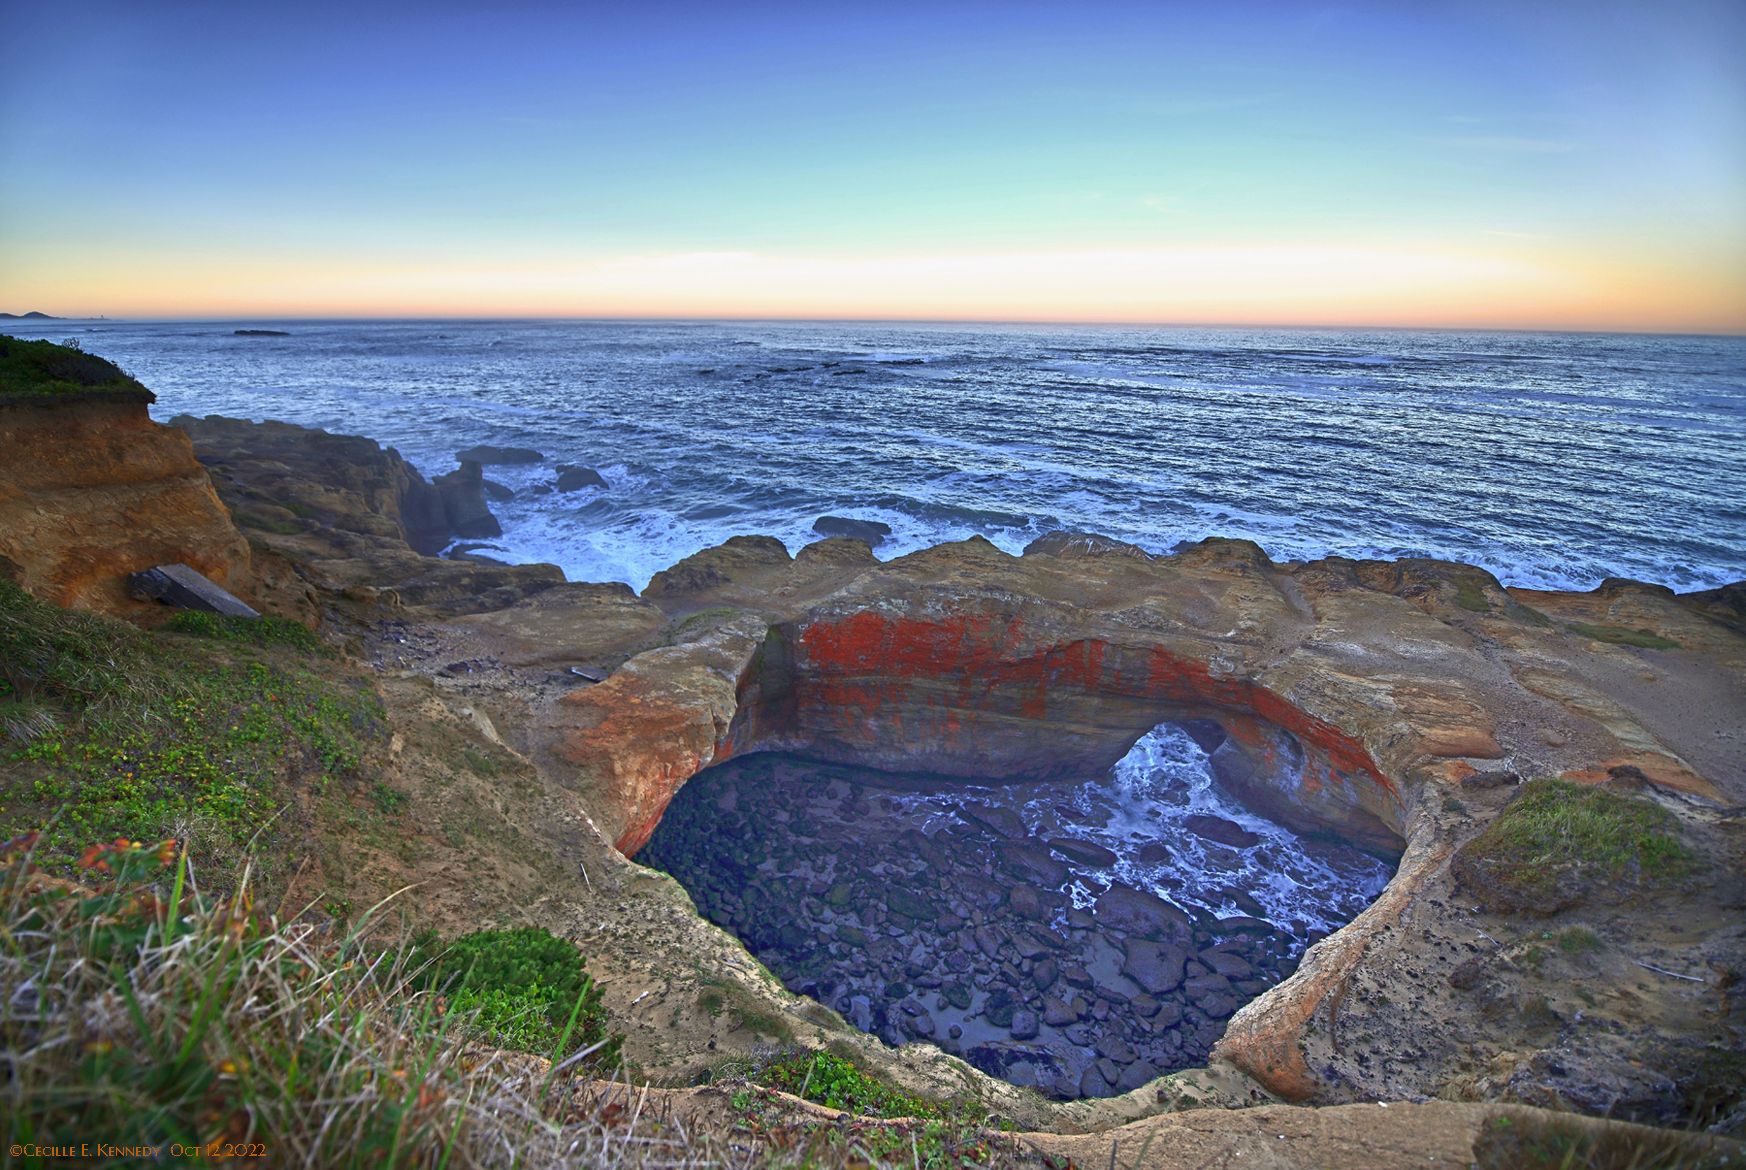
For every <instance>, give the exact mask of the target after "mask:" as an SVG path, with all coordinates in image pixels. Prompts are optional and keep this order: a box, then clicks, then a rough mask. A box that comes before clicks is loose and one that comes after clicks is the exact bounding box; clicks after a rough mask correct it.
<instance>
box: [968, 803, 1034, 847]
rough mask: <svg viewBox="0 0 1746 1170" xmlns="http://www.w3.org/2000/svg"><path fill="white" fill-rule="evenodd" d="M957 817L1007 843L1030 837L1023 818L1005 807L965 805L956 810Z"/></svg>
mask: <svg viewBox="0 0 1746 1170" xmlns="http://www.w3.org/2000/svg"><path fill="white" fill-rule="evenodd" d="M958 815H959V816H961V817H963V818H964V819H965V820H967V821H969V822H971V823H972V824H976V825H981V826H982V827H983V828H984V829H987V830H988V831H989V832H990V833H993V834H995V835H996V836H999V837H1004V838H1006V839H1007V840H1008V841H1023V840H1025V839H1027V838H1028V837H1029V836H1030V830H1029V829H1027V828H1025V822H1024V818H1023V817H1021V816H1019V815H1018V813H1016V812H1014V811H1013V810H1012V809H1010V808H1007V807H1006V806H1005V805H980V804H978V805H966V806H965V807H963V808H961V809H959V810H958Z"/></svg>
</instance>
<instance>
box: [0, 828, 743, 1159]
mask: <svg viewBox="0 0 1746 1170" xmlns="http://www.w3.org/2000/svg"><path fill="white" fill-rule="evenodd" d="M33 847H34V843H33V842H31V841H30V840H28V839H26V840H22V841H17V842H13V843H11V844H10V845H7V846H4V847H0V1002H4V1003H5V1004H7V1005H8V1010H7V1011H6V1012H3V1013H0V1050H3V1051H5V1052H6V1053H7V1054H8V1058H7V1072H6V1077H5V1079H4V1080H3V1081H0V1140H3V1141H4V1142H5V1143H6V1144H7V1146H8V1147H9V1148H10V1147H12V1146H13V1145H14V1144H15V1143H23V1144H32V1145H75V1146H76V1145H79V1144H80V1143H87V1142H95V1141H102V1142H105V1143H110V1144H117V1145H154V1146H162V1147H165V1150H166V1153H165V1156H166V1157H167V1150H168V1146H169V1145H170V1144H171V1143H177V1144H181V1145H183V1146H188V1147H194V1148H195V1149H194V1150H191V1151H190V1152H189V1153H187V1154H184V1155H181V1156H178V1157H176V1158H174V1159H171V1161H173V1162H174V1163H175V1164H178V1165H194V1166H207V1165H214V1164H219V1163H222V1164H226V1165H233V1164H236V1162H237V1161H242V1160H249V1161H253V1162H254V1163H255V1164H259V1165H286V1166H291V1165H296V1166H332V1167H339V1168H351V1167H358V1168H363V1167H372V1168H384V1170H386V1168H406V1170H412V1168H414V1167H419V1168H427V1167H438V1166H448V1167H473V1166H502V1167H510V1166H547V1165H557V1164H560V1163H562V1164H574V1165H588V1166H600V1167H608V1168H610V1167H627V1168H631V1167H636V1166H640V1165H642V1164H644V1163H647V1164H649V1165H651V1166H655V1165H659V1166H662V1167H687V1166H697V1165H702V1164H715V1165H721V1164H725V1162H724V1161H723V1160H721V1159H720V1158H719V1151H716V1150H712V1149H708V1148H703V1147H698V1148H690V1146H689V1143H688V1142H687V1141H683V1140H682V1141H679V1142H675V1141H674V1140H673V1139H672V1138H671V1136H670V1135H669V1136H662V1135H661V1134H659V1133H658V1132H657V1131H656V1130H655V1129H654V1128H653V1127H648V1126H645V1127H643V1129H642V1130H641V1132H640V1133H639V1134H638V1135H637V1137H638V1138H639V1139H640V1140H639V1141H636V1142H622V1137H621V1136H620V1135H625V1133H626V1130H627V1129H628V1128H629V1127H627V1126H625V1125H624V1123H623V1121H622V1120H619V1119H614V1118H611V1117H603V1116H602V1112H603V1111H601V1110H599V1109H598V1104H599V1102H598V1100H597V1099H595V1098H591V1097H589V1096H588V1093H589V1092H590V1090H589V1089H588V1088H587V1086H586V1082H582V1081H578V1080H576V1079H575V1078H576V1077H577V1072H578V1070H580V1069H581V1062H580V1061H570V1063H569V1064H568V1065H567V1066H566V1063H565V1062H566V1061H568V1060H569V1058H570V1056H571V1055H575V1056H580V1055H582V1054H584V1053H585V1052H586V1046H585V1045H584V1043H583V1040H584V1038H585V1037H586V1036H587V1035H588V1032H587V1029H586V1028H577V1027H574V1026H572V1027H570V1028H568V1029H566V1030H561V1031H559V1032H558V1033H557V1035H556V1037H555V1041H554V1043H553V1044H551V1045H548V1046H546V1047H545V1048H543V1049H542V1050H541V1054H542V1055H544V1056H549V1057H552V1058H553V1062H552V1063H551V1064H547V1063H545V1062H541V1061H528V1060H527V1059H525V1058H515V1059H511V1058H507V1057H505V1056H504V1055H503V1054H502V1053H500V1052H494V1051H492V1050H490V1049H488V1048H485V1047H482V1046H481V1045H480V1043H479V1040H480V1038H481V1036H486V1035H492V1034H495V1033H496V1032H497V1031H498V1030H499V1028H498V1026H499V1024H500V1023H501V1017H500V1016H495V1015H493V1013H494V1012H496V1011H497V1005H498V1002H499V1001H498V1000H497V999H494V998H492V996H491V995H490V994H480V995H478V996H476V997H475V998H474V999H473V1000H472V1001H468V1000H467V999H466V997H465V996H464V995H462V994H445V992H444V991H443V990H442V988H441V985H440V984H439V985H436V986H433V980H432V979H431V978H430V972H431V970H432V969H433V966H434V968H435V969H436V970H438V971H442V972H446V971H449V970H450V967H449V966H448V965H447V964H448V958H449V955H458V956H459V957H460V961H462V962H464V963H465V965H466V969H467V970H468V971H470V972H471V973H472V983H470V984H469V986H476V987H478V988H480V989H481V991H482V992H485V993H489V992H507V993H508V994H509V995H510V996H511V997H512V998H514V997H520V998H526V997H527V995H528V993H529V992H530V990H531V987H530V985H529V984H527V983H526V982H525V979H524V978H523V977H524V976H525V975H526V974H527V973H528V968H526V967H525V966H524V965H523V964H522V962H521V960H523V959H525V958H527V957H528V956H529V955H531V954H539V955H543V954H544V951H541V950H540V946H539V944H538V943H533V944H529V943H527V942H526V941H525V940H522V939H520V938H519V937H516V938H511V939H509V940H508V941H505V940H504V939H502V938H482V939H479V940H478V942H477V944H476V945H475V946H473V948H472V949H471V950H469V948H468V946H467V940H465V939H463V940H460V941H459V942H458V943H457V944H456V947H453V948H450V949H449V951H448V952H447V954H445V955H444V956H443V957H442V958H441V959H440V960H439V961H438V962H437V963H436V964H434V965H430V964H424V956H423V954H422V951H421V949H420V948H419V947H417V946H415V945H412V944H410V943H407V942H405V941H404V940H401V941H393V940H388V941H385V942H380V941H377V940H376V938H375V937H374V936H373V935H372V933H371V930H372V929H373V923H372V922H371V921H370V915H369V914H368V913H366V914H365V915H363V916H362V918H361V919H360V922H359V924H358V925H356V926H354V927H353V928H352V929H350V930H347V931H342V932H339V933H331V932H330V931H329V930H328V929H327V928H323V927H318V926H315V925H311V924H307V923H295V922H293V923H290V924H282V923H281V922H280V921H279V920H278V919H277V917H267V916H264V915H259V914H256V913H254V912H253V910H252V909H251V898H250V895H251V889H250V885H249V880H248V877H247V873H246V870H245V872H244V873H243V875H242V876H241V877H240V878H239V879H238V880H237V881H236V883H235V891H234V893H232V894H231V895H229V896H228V897H223V898H214V897H210V896H207V895H206V894H204V893H203V892H202V891H200V890H199V889H197V888H196V886H195V883H194V881H193V870H192V868H191V867H190V866H189V864H188V863H187V859H186V857H185V856H178V855H177V854H176V852H175V851H174V848H173V843H166V845H165V847H156V846H153V847H146V848H141V847H136V846H133V845H130V844H128V843H126V842H119V843H117V844H115V845H112V846H106V847H103V848H100V849H94V850H91V851H90V852H89V854H88V856H87V862H88V864H87V866H86V868H85V870H84V872H83V874H82V876H81V879H80V882H79V883H78V884H77V885H73V884H69V883H65V882H60V881H45V880H43V875H42V874H40V873H39V872H38V871H37V870H36V869H35V866H34V857H33V852H32V851H33ZM511 933H512V934H513V933H514V932H511ZM549 937H550V936H547V938H548V939H549ZM561 945H562V946H563V947H564V948H566V949H567V950H568V951H569V954H570V956H571V958H572V959H574V960H575V961H574V963H573V964H570V967H571V969H579V968H580V965H581V963H580V959H579V957H577V956H575V952H574V948H572V947H569V944H567V943H563V944H561ZM551 949H552V948H550V946H549V945H547V946H546V950H551ZM475 951H476V952H477V953H474V952H475ZM560 966H563V964H561V963H556V962H552V961H545V960H542V961H541V962H540V963H539V964H537V974H538V977H539V978H542V979H543V978H547V977H548V976H549V975H551V974H552V972H553V971H555V969H556V968H557V967H560ZM540 986H542V987H543V986H544V984H540ZM563 986H564V987H565V988H566V989H568V990H574V989H575V988H576V986H577V985H576V983H575V981H574V980H573V979H571V980H569V981H568V982H565V983H564V984H563ZM591 1071H592V1070H591ZM681 1137H682V1138H683V1135H681ZM215 1142H216V1143H218V1144H219V1148H220V1150H222V1148H223V1146H224V1145H226V1144H231V1145H234V1146H235V1147H236V1148H237V1153H238V1157H237V1158H236V1159H234V1160H233V1159H229V1158H223V1157H216V1156H211V1155H209V1154H207V1153H206V1152H205V1151H207V1150H208V1149H209V1148H210V1147H211V1143H215ZM250 1150H252V1151H254V1152H253V1153H252V1154H250V1153H247V1152H246V1151H250ZM645 1150H646V1151H647V1152H646V1153H645V1152H642V1151H645ZM571 1158H574V1159H575V1161H574V1162H571V1161H570V1160H569V1159H571ZM7 1164H8V1165H12V1164H17V1165H21V1166H49V1165H53V1164H55V1163H54V1162H53V1161H52V1160H51V1159H47V1158H41V1157H31V1156H24V1157H23V1158H20V1157H19V1156H17V1155H14V1156H13V1158H12V1159H11V1160H9V1161H8V1162H7ZM80 1164H84V1163H83V1162H82V1161H81V1163H80ZM104 1164H108V1163H107V1162H105V1163H104ZM116 1164H120V1162H119V1161H118V1162H117V1163H116ZM127 1164H129V1165H132V1164H133V1162H132V1161H131V1160H129V1161H127Z"/></svg>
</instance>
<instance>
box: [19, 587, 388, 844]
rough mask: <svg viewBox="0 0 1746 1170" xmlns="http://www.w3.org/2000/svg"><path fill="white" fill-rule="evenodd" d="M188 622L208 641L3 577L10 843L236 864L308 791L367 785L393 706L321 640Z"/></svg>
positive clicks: (277, 626) (280, 629)
mask: <svg viewBox="0 0 1746 1170" xmlns="http://www.w3.org/2000/svg"><path fill="white" fill-rule="evenodd" d="M178 624H181V625H184V626H185V627H187V628H197V632H195V633H192V634H190V633H178V632H176V631H175V630H174V629H170V630H167V631H160V632H155V633H153V632H146V631H143V630H139V629H136V628H134V627H133V626H130V625H127V624H126V623H123V622H118V621H115V620H113V619H110V618H105V617H102V616H100V615H97V614H90V613H83V612H76V611H71V610H62V609H59V608H56V607H54V606H51V605H47V604H44V603H43V602H40V601H37V600H36V599H34V598H32V597H30V596H29V595H28V594H26V593H24V592H23V591H22V590H20V589H19V588H18V587H17V586H16V585H13V584H11V583H9V582H0V837H4V836H9V835H15V834H18V833H21V832H24V831H26V830H30V829H37V828H43V829H45V832H44V836H43V839H42V843H41V846H40V848H39V854H40V858H39V859H40V860H42V861H44V862H45V863H47V864H56V863H58V864H61V865H63V866H65V865H68V864H70V862H71V860H72V858H73V856H74V855H75V854H76V851H77V850H78V849H80V848H81V847H82V846H83V845H84V844H86V843H87V842H90V841H94V840H111V839H113V838H116V837H125V838H128V839H130V840H158V839H162V838H165V837H181V838H190V837H191V838H193V839H194V840H195V841H196V842H197V843H198V844H199V845H200V846H201V848H202V850H203V851H208V850H210V851H213V853H214V854H215V856H219V857H225V856H234V855H236V854H237V853H238V852H240V850H242V849H243V848H244V847H246V846H247V845H248V843H249V842H250V840H251V839H253V838H254V837H255V836H256V834H257V833H260V832H261V830H262V829H263V827H265V826H268V825H269V823H271V822H272V821H273V820H274V818H275V817H276V816H277V814H278V813H279V812H280V811H281V809H283V808H285V807H286V805H287V804H288V803H289V802H290V801H291V800H292V797H293V796H294V794H295V793H296V792H298V791H300V790H305V789H315V790H321V789H324V788H326V787H327V786H329V785H330V784H332V783H334V782H336V781H339V782H345V783H346V784H347V785H352V784H355V783H357V782H358V781H359V779H360V776H361V769H362V766H363V761H364V758H365V756H366V754H367V752H368V751H369V749H370V747H371V745H372V744H373V743H375V742H376V741H377V740H378V739H380V737H381V736H382V734H383V733H382V708H381V704H380V701H379V700H378V699H377V698H376V696H375V694H374V692H373V691H371V690H370V689H369V688H368V686H367V685H366V684H365V683H364V681H363V680H362V679H360V678H356V677H353V676H350V675H347V674H346V673H344V672H342V671H339V670H336V669H335V666H334V663H333V662H332V661H331V660H329V659H327V658H325V657H323V656H322V654H321V653H320V652H319V651H318V650H315V649H311V648H310V647H311V646H312V644H313V641H312V636H311V635H309V634H308V631H306V630H303V629H302V627H301V626H292V625H291V624H290V623H271V622H270V623H267V624H265V625H256V624H255V623H245V622H234V621H231V620H225V619H217V620H213V619H208V618H207V617H206V616H205V615H199V616H198V617H196V618H194V619H192V620H191V621H187V620H185V619H176V620H175V621H174V622H172V625H173V626H174V625H178ZM296 631H301V633H298V632H296Z"/></svg>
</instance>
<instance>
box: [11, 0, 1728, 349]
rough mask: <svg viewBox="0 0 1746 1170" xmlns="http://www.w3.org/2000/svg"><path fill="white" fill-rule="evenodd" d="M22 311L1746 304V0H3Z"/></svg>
mask: <svg viewBox="0 0 1746 1170" xmlns="http://www.w3.org/2000/svg"><path fill="white" fill-rule="evenodd" d="M0 309H10V310H12V311H15V312H22V311H24V310H27V309H41V310H44V311H47V312H51V313H57V314H64V315H80V314H97V313H103V314H108V315H111V316H124V315H125V316H270V315H332V314H364V315H373V316H380V315H395V316H416V315H537V316H617V315H629V316H750V317H764V316H803V317H842V316H873V317H897V318H970V319H1001V320H1112V321H1113V320H1120V321H1160V322H1248V323H1304V324H1317V323H1326V324H1361V323H1362V324H1384V325H1387V324H1398V325H1496V326H1505V327H1553V328H1619V329H1652V330H1691V331H1730V332H1732V331H1741V330H1746V3H1741V0H1664V2H1659V3H1657V2H1642V3H1608V2H1606V0H1595V2H1582V3H1576V2H1572V3H1558V4H1554V3H1536V2H1534V0H1500V2H1496V3H1493V2H1489V0H1487V2H1477V0H1443V2H1435V3H1433V2H1425V3H1404V2H1403V3H1397V4H1339V5H1330V6H1317V5H1312V4H1262V3H1243V2H1228V3H1199V4H1172V3H1164V2H1152V3H1144V4H1131V5H1130V4H1120V3H1095V2H1094V3H1071V4H1070V3H1025V2H1023V0H1001V2H999V3H987V4H952V3H938V4H906V3H896V4H880V3H872V4H870V3H866V2H864V0H862V2H857V3H831V2H828V0H816V2H813V3H806V4H732V3H726V2H722V0H713V2H710V3H661V2H659V0H650V2H643V3H624V4H613V5H606V4H581V3H572V4H503V5H468V6H465V7H450V6H445V5H443V4H440V3H424V4H418V5H416V6H410V5H409V6H405V7H400V6H394V5H381V4H370V3H367V2H362V0H359V2H354V3H351V4H347V5H328V4H310V3H298V4H283V5H273V6H268V5H255V4H239V3H235V2H234V0H227V2H225V3H213V4H193V3H174V2H162V3H159V2H153V3H139V2H138V0H127V2H125V3H122V2H117V3H95V4H79V3H72V2H70V3H67V4H41V3H21V2H19V0H0Z"/></svg>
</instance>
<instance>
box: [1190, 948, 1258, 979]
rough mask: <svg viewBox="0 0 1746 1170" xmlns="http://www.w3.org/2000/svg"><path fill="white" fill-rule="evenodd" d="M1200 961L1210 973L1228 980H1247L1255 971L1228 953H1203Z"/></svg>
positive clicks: (1215, 951) (1216, 951)
mask: <svg viewBox="0 0 1746 1170" xmlns="http://www.w3.org/2000/svg"><path fill="white" fill-rule="evenodd" d="M1200 961H1201V962H1202V963H1205V964H1206V966H1207V969H1208V970H1209V971H1213V972H1215V973H1216V974H1219V975H1223V976H1224V977H1225V978H1226V979H1247V978H1248V977H1249V976H1250V975H1251V974H1253V973H1254V970H1255V968H1253V967H1251V966H1250V965H1249V964H1248V963H1247V962H1246V961H1244V960H1243V959H1242V958H1240V957H1239V956H1237V955H1233V954H1231V953H1229V952H1228V951H1219V950H1212V951H1202V952H1200Z"/></svg>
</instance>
